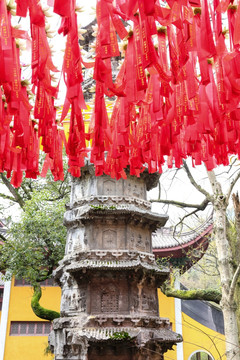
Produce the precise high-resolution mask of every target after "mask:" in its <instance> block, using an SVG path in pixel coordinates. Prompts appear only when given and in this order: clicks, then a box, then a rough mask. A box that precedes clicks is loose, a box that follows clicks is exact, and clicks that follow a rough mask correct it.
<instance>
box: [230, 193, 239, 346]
mask: <svg viewBox="0 0 240 360" xmlns="http://www.w3.org/2000/svg"><path fill="white" fill-rule="evenodd" d="M232 200H233V207H234V218H235V219H234V226H235V231H236V232H234V233H233V234H229V237H228V240H229V241H230V245H231V249H232V253H233V260H234V262H233V263H234V269H235V270H236V268H237V266H238V264H240V201H239V196H238V193H237V194H233V195H232ZM235 302H236V304H237V310H236V314H237V323H238V337H239V335H240V281H239V280H238V281H237V284H236V289H235ZM239 340H240V339H239Z"/></svg>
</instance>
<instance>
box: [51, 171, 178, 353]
mask: <svg viewBox="0 0 240 360" xmlns="http://www.w3.org/2000/svg"><path fill="white" fill-rule="evenodd" d="M157 181H158V176H157V175H155V174H153V175H149V174H148V173H146V172H144V173H143V174H142V175H141V177H140V178H135V177H132V176H128V178H127V179H126V180H123V179H120V180H118V181H117V180H113V179H111V178H110V177H108V176H101V177H95V175H94V173H93V168H92V167H88V166H86V167H85V168H84V170H83V172H82V176H81V178H75V179H73V184H72V193H71V199H70V204H69V205H68V206H67V211H66V214H65V225H66V226H67V229H68V235H67V244H66V251H65V256H64V258H63V260H62V261H61V262H60V263H59V267H58V268H57V269H56V271H55V275H54V276H55V280H56V281H57V282H58V283H59V285H60V286H61V288H62V297H61V317H60V318H59V319H56V320H54V324H53V331H52V332H51V334H50V338H49V342H50V345H51V346H52V347H53V348H54V353H55V360H63V359H64V360H77V359H78V360H87V359H88V360H97V359H104V360H114V359H118V360H123V359H124V360H141V359H142V360H143V359H144V360H146V359H148V358H149V359H150V358H151V359H152V360H155V359H162V358H163V353H164V352H165V351H166V350H168V349H170V348H172V346H173V345H174V344H175V343H176V342H178V341H181V340H182V339H181V336H179V335H177V334H176V333H174V332H172V331H171V329H170V323H169V320H168V319H166V318H161V317H159V304H158V297H157V288H158V287H159V286H160V285H161V284H162V283H163V281H165V280H166V278H167V277H168V273H169V271H168V269H166V268H159V267H158V266H157V264H156V262H155V257H154V255H153V254H152V241H151V236H152V232H153V231H155V230H156V229H157V228H159V227H161V226H163V225H164V224H165V223H166V221H167V216H166V215H159V214H156V213H152V212H151V204H150V203H149V202H148V201H147V198H146V192H147V190H149V189H151V188H152V187H154V186H155V185H156V183H157ZM160 307H161V304H160Z"/></svg>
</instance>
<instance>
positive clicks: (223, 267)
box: [209, 172, 240, 360]
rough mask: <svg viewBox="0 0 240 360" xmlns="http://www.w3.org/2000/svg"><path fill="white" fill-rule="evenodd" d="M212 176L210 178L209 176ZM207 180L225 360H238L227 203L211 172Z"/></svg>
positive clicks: (239, 359)
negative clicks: (210, 187)
mask: <svg viewBox="0 0 240 360" xmlns="http://www.w3.org/2000/svg"><path fill="white" fill-rule="evenodd" d="M211 175H212V176H211ZM209 179H210V181H211V185H212V188H213V191H214V197H213V207H214V237H215V240H216V246H217V254H218V261H219V272H220V279H221V287H222V299H221V302H220V305H221V308H222V312H223V318H224V330H225V338H226V358H227V360H240V353H239V340H238V327H237V316H236V309H237V308H236V304H235V301H234V296H233V294H232V292H231V283H232V279H233V273H234V269H233V265H232V253H231V248H230V244H229V242H228V239H227V222H226V209H227V205H228V201H227V199H226V197H225V196H224V195H223V193H222V189H221V186H220V184H219V183H218V182H217V180H216V177H215V175H214V174H212V172H211V173H210V174H209Z"/></svg>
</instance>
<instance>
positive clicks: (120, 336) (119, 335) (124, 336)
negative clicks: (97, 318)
mask: <svg viewBox="0 0 240 360" xmlns="http://www.w3.org/2000/svg"><path fill="white" fill-rule="evenodd" d="M110 339H113V340H130V339H131V336H130V335H129V333H128V332H126V331H116V332H114V333H113V334H112V336H110Z"/></svg>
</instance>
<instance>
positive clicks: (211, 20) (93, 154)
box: [0, 0, 240, 187]
mask: <svg viewBox="0 0 240 360" xmlns="http://www.w3.org/2000/svg"><path fill="white" fill-rule="evenodd" d="M75 1H76V0H66V1H63V0H55V1H53V0H49V1H48V3H49V5H52V6H53V10H54V12H55V13H56V14H58V15H60V16H61V25H60V27H59V29H58V32H59V33H62V36H66V37H67V40H66V48H65V54H64V61H63V68H62V72H63V76H64V81H65V85H66V88H67V92H66V98H65V103H64V107H63V112H62V118H61V120H63V119H64V117H65V116H66V114H67V112H68V110H69V109H71V110H70V111H71V115H70V130H69V138H68V140H67V141H66V139H65V134H64V131H63V130H62V129H61V128H60V127H59V126H58V124H57V122H56V108H55V105H54V101H55V99H56V98H57V96H58V87H54V86H53V85H52V82H51V72H54V71H56V68H55V66H54V63H53V61H52V58H51V51H50V48H49V44H48V40H47V36H46V31H45V15H44V12H43V10H42V7H41V4H40V3H39V2H38V0H16V5H17V9H16V14H17V16H21V17H26V16H29V18H30V26H31V31H30V33H28V32H27V31H24V30H19V29H17V28H15V27H13V26H12V25H11V16H12V15H11V12H10V9H9V7H8V6H7V4H6V1H5V0H2V1H0V19H1V22H0V25H1V28H0V85H1V86H0V95H1V99H2V100H1V101H0V172H3V171H6V172H7V176H8V177H11V183H12V184H13V185H14V186H16V187H18V186H20V184H21V181H22V176H23V174H24V175H25V176H26V177H31V178H36V177H37V175H39V174H40V170H39V164H38V159H39V147H40V142H41V147H42V149H43V151H44V152H45V153H46V160H45V164H44V167H43V169H42V170H41V171H42V175H44V173H46V171H47V169H48V168H50V169H51V171H52V173H53V175H54V178H55V180H58V179H63V176H64V175H63V165H62V149H63V146H65V148H66V152H67V155H68V159H69V171H70V172H71V174H72V175H73V176H80V174H81V167H82V166H83V165H84V159H85V157H86V156H87V154H88V152H90V159H91V162H92V163H93V164H94V166H95V170H96V175H101V174H103V173H106V174H109V175H110V176H112V177H116V178H120V177H125V176H126V175H125V171H124V169H125V168H126V167H127V166H129V167H130V173H131V174H132V175H136V176H139V174H140V172H141V171H143V169H144V168H145V167H148V169H149V171H150V172H156V171H160V172H161V167H162V165H163V163H164V162H165V161H167V163H168V166H169V167H171V166H173V165H175V166H177V167H179V166H181V164H182V159H183V158H186V157H188V156H191V157H192V160H193V165H198V164H201V163H202V162H204V163H205V164H206V167H207V169H208V170H211V169H213V168H214V167H216V166H217V165H219V164H223V165H227V164H228V162H229V155H230V154H237V155H238V156H239V155H240V105H239V104H240V4H239V2H236V4H235V3H234V2H233V1H232V0H231V1H230V0H222V1H220V0H213V1H211V2H210V1H208V0H177V1H175V0H168V1H166V2H159V0H114V1H113V0H97V5H96V14H97V22H98V33H97V38H96V54H95V61H94V63H90V64H86V63H85V62H84V61H83V59H82V56H81V50H80V46H79V39H78V24H77V16H76V13H75V8H76V3H75ZM234 1H235V0H234ZM122 20H123V21H122ZM126 22H128V23H130V24H131V25H132V29H131V30H130V31H127V30H126V28H125V26H124V24H126ZM223 27H226V28H227V30H224V29H223ZM29 37H30V39H29ZM17 38H20V39H28V41H31V52H32V57H31V59H32V60H31V68H32V77H31V83H32V92H33V93H34V94H35V103H34V107H32V105H31V104H30V102H29V97H28V93H27V91H26V87H25V84H24V81H22V80H21V71H22V70H21V66H20V58H19V49H18V47H17V46H16V39H17ZM120 39H122V40H123V39H127V42H126V52H125V57H124V61H123V62H122V65H121V68H120V70H119V72H118V75H117V77H116V79H115V80H113V76H112V62H111V60H112V58H114V57H118V56H119V55H120V52H119V40H120ZM83 66H85V67H91V66H94V79H95V81H96V94H95V106H94V111H93V114H92V118H91V123H90V126H89V130H87V131H86V130H85V126H84V121H83V115H82V109H84V108H85V107H86V105H85V101H84V96H83V92H82V87H81V84H82V82H83V75H82V67H83ZM106 96H108V97H109V96H110V97H113V96H115V98H116V101H115V105H114V108H113V112H112V115H111V118H110V119H109V118H108V116H107V111H106V106H105V98H106ZM32 114H33V115H32ZM35 120H37V121H38V127H37V129H36V126H35ZM39 139H40V140H39ZM89 141H90V144H91V148H90V149H88V148H87V146H86V144H87V143H88V144H89Z"/></svg>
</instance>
